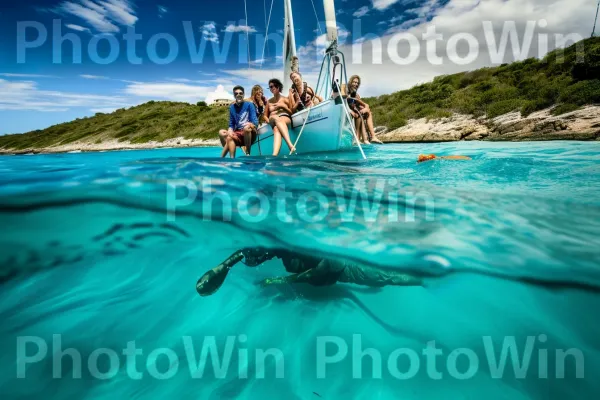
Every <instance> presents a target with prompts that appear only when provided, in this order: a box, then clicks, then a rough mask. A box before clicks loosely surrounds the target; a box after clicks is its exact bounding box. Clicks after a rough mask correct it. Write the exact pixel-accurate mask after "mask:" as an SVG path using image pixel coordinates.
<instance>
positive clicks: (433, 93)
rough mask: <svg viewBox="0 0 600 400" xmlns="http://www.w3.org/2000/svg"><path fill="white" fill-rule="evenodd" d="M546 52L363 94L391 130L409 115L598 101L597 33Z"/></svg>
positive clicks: (567, 107) (561, 107)
mask: <svg viewBox="0 0 600 400" xmlns="http://www.w3.org/2000/svg"><path fill="white" fill-rule="evenodd" d="M581 44H583V48H584V54H579V55H580V58H583V62H580V63H577V62H576V61H577V55H578V53H577V45H572V46H570V47H568V48H567V49H565V50H564V56H563V57H561V56H560V55H561V52H560V51H554V52H552V53H549V54H548V55H547V56H546V57H544V59H543V60H539V59H535V58H532V59H528V60H525V61H522V62H516V63H512V64H506V65H502V66H500V67H494V68H483V69H479V70H476V71H471V72H463V73H458V74H454V75H446V76H439V77H437V78H435V79H434V80H433V82H430V83H426V84H423V85H419V86H415V87H413V88H412V89H409V90H404V91H401V92H396V93H393V94H390V95H384V96H379V97H374V98H365V99H364V100H365V101H366V102H367V103H369V104H370V106H371V109H372V110H373V117H374V120H375V124H376V125H385V126H387V127H388V128H390V129H395V128H398V127H401V126H403V125H404V124H406V121H407V120H409V119H413V118H425V117H428V118H439V117H447V116H450V115H451V114H452V113H453V112H456V113H462V114H472V115H475V116H481V115H487V117H488V118H493V117H496V116H498V115H502V114H506V113H507V112H511V111H515V110H520V111H521V114H522V115H523V116H527V115H529V114H531V113H532V112H534V111H538V110H542V109H544V108H547V107H550V106H552V105H557V107H556V108H555V109H554V110H553V113H554V114H556V115H558V114H562V113H565V112H568V111H573V110H576V109H578V108H579V107H581V106H583V105H585V104H593V103H600V38H591V39H587V40H584V41H583V42H579V45H581Z"/></svg>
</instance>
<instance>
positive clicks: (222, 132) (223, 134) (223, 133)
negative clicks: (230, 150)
mask: <svg viewBox="0 0 600 400" xmlns="http://www.w3.org/2000/svg"><path fill="white" fill-rule="evenodd" d="M228 135H229V132H228V131H227V130H226V129H221V130H220V131H219V140H220V141H221V146H223V147H225V144H227V136H228Z"/></svg>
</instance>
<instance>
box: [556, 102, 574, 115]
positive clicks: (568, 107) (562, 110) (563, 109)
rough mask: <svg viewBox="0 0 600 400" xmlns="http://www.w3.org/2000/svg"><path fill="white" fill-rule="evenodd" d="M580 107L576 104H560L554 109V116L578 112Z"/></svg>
mask: <svg viewBox="0 0 600 400" xmlns="http://www.w3.org/2000/svg"><path fill="white" fill-rule="evenodd" d="M579 108H580V107H579V106H578V105H576V104H569V103H567V104H559V105H558V106H556V107H554V108H553V109H552V115H563V114H566V113H569V112H571V111H575V110H578V109H579Z"/></svg>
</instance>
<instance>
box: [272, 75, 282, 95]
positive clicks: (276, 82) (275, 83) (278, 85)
mask: <svg viewBox="0 0 600 400" xmlns="http://www.w3.org/2000/svg"><path fill="white" fill-rule="evenodd" d="M271 83H273V84H274V85H275V86H276V87H277V89H279V91H280V92H282V91H283V83H281V81H280V80H279V79H277V78H273V79H271V80H270V81H269V86H271Z"/></svg>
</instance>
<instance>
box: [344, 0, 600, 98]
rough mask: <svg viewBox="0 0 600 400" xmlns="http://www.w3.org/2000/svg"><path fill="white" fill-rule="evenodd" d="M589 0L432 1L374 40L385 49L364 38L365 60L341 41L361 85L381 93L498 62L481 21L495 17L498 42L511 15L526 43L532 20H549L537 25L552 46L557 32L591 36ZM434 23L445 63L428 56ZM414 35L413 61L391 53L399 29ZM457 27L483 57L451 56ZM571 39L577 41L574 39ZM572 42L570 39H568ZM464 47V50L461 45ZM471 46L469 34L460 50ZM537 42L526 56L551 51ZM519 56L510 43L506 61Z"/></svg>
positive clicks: (403, 46)
mask: <svg viewBox="0 0 600 400" xmlns="http://www.w3.org/2000/svg"><path fill="white" fill-rule="evenodd" d="M375 3H377V5H379V6H380V7H383V5H384V3H389V4H388V6H389V5H391V4H392V3H394V2H390V1H387V2H384V1H374V7H375V8H377V7H376V4H375ZM592 3H593V2H589V1H586V0H486V1H480V0H450V1H448V2H447V3H446V4H444V5H443V6H439V2H437V1H427V2H426V3H424V4H423V5H422V6H421V7H419V8H415V9H413V11H414V13H412V14H409V18H410V16H414V17H416V18H413V19H409V20H408V21H405V22H403V23H402V24H401V25H400V26H398V27H395V28H394V29H393V30H391V31H388V32H387V33H386V34H385V35H383V36H382V37H380V38H379V40H376V41H375V42H376V43H377V42H379V43H381V45H382V46H381V49H378V48H377V46H374V44H373V41H371V40H368V41H365V42H364V43H363V44H362V54H363V62H360V63H359V62H353V53H354V52H353V50H352V47H351V46H349V45H342V46H341V47H340V49H341V50H342V51H343V52H344V53H345V55H346V60H347V62H348V65H347V70H348V74H350V75H352V74H359V75H361V77H362V79H363V87H362V89H361V91H362V92H363V95H367V96H370V95H380V94H385V93H391V92H394V91H397V90H402V89H407V88H410V87H412V86H414V85H416V84H420V83H424V82H428V81H431V80H432V79H433V78H434V77H436V76H439V75H445V74H452V73H458V72H462V71H468V70H474V69H478V68H482V67H487V66H492V65H497V64H496V63H492V60H491V58H490V50H489V48H488V43H487V41H486V37H485V33H484V30H483V27H482V21H491V23H492V24H493V29H494V32H493V33H494V36H495V38H496V42H497V43H499V42H500V37H501V32H502V30H503V27H504V23H505V22H506V21H515V23H516V26H517V30H518V37H519V43H523V36H524V35H523V33H524V30H525V26H526V24H527V21H540V20H545V21H546V22H547V27H546V28H545V29H541V28H539V27H537V28H536V31H535V32H536V33H539V32H541V33H547V34H548V39H549V46H548V49H547V51H552V50H553V49H554V48H555V47H556V43H555V42H554V38H555V34H563V35H567V34H571V33H576V34H579V35H580V36H581V37H582V38H585V37H588V36H589V32H588V30H589V29H588V28H587V27H588V26H589V25H590V15H594V14H595V4H592ZM432 27H435V29H436V33H438V34H442V35H443V40H440V41H437V42H436V43H437V55H438V56H439V57H442V60H443V62H442V65H435V64H434V63H432V62H430V61H429V60H428V59H427V42H426V41H425V40H423V34H424V33H425V32H426V31H427V30H428V29H429V28H432ZM400 30H401V31H402V33H403V34H409V35H413V36H414V37H415V38H416V39H417V40H418V42H419V46H418V48H417V49H416V50H418V54H419V57H418V58H417V59H416V60H415V61H414V62H413V63H410V64H408V65H399V64H398V63H395V62H394V61H392V59H391V58H390V56H389V51H388V50H389V49H388V46H389V44H390V40H391V39H392V38H393V37H394V34H395V33H396V32H397V31H400ZM457 33H463V34H470V35H473V36H474V37H475V38H476V39H477V42H478V43H479V55H478V57H477V58H476V59H475V60H474V61H472V62H470V63H469V64H467V65H459V64H458V63H454V62H451V61H450V60H449V58H448V55H447V51H446V45H447V43H448V40H449V39H450V37H452V36H453V35H455V34H457ZM571 43H572V42H571ZM569 44H570V43H569ZM411 48H412V49H413V50H414V49H415V47H414V46H412V47H411V45H409V43H408V42H407V41H406V40H402V41H400V42H399V43H397V45H396V46H393V44H392V50H393V52H395V53H397V54H398V55H399V56H401V57H403V58H405V57H407V55H408V54H409V52H410V50H411ZM461 48H462V50H461ZM467 48H468V46H467V45H466V42H465V41H464V40H461V42H459V46H458V53H459V54H461V55H463V56H464V54H463V53H464V50H466V49H467ZM374 49H375V51H374V52H375V54H380V55H381V56H382V57H381V63H374V62H373V56H372V54H373V50H374ZM547 51H546V50H545V49H540V48H538V37H537V35H536V36H534V37H533V41H532V44H531V49H530V51H529V52H528V53H527V54H525V56H524V57H520V56H519V57H517V59H522V58H527V57H533V56H535V57H539V56H543V55H545V54H546V52H547ZM514 60H515V58H514V56H513V52H512V50H511V46H510V40H509V46H508V51H507V52H506V56H505V57H504V58H503V62H512V61H514Z"/></svg>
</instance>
